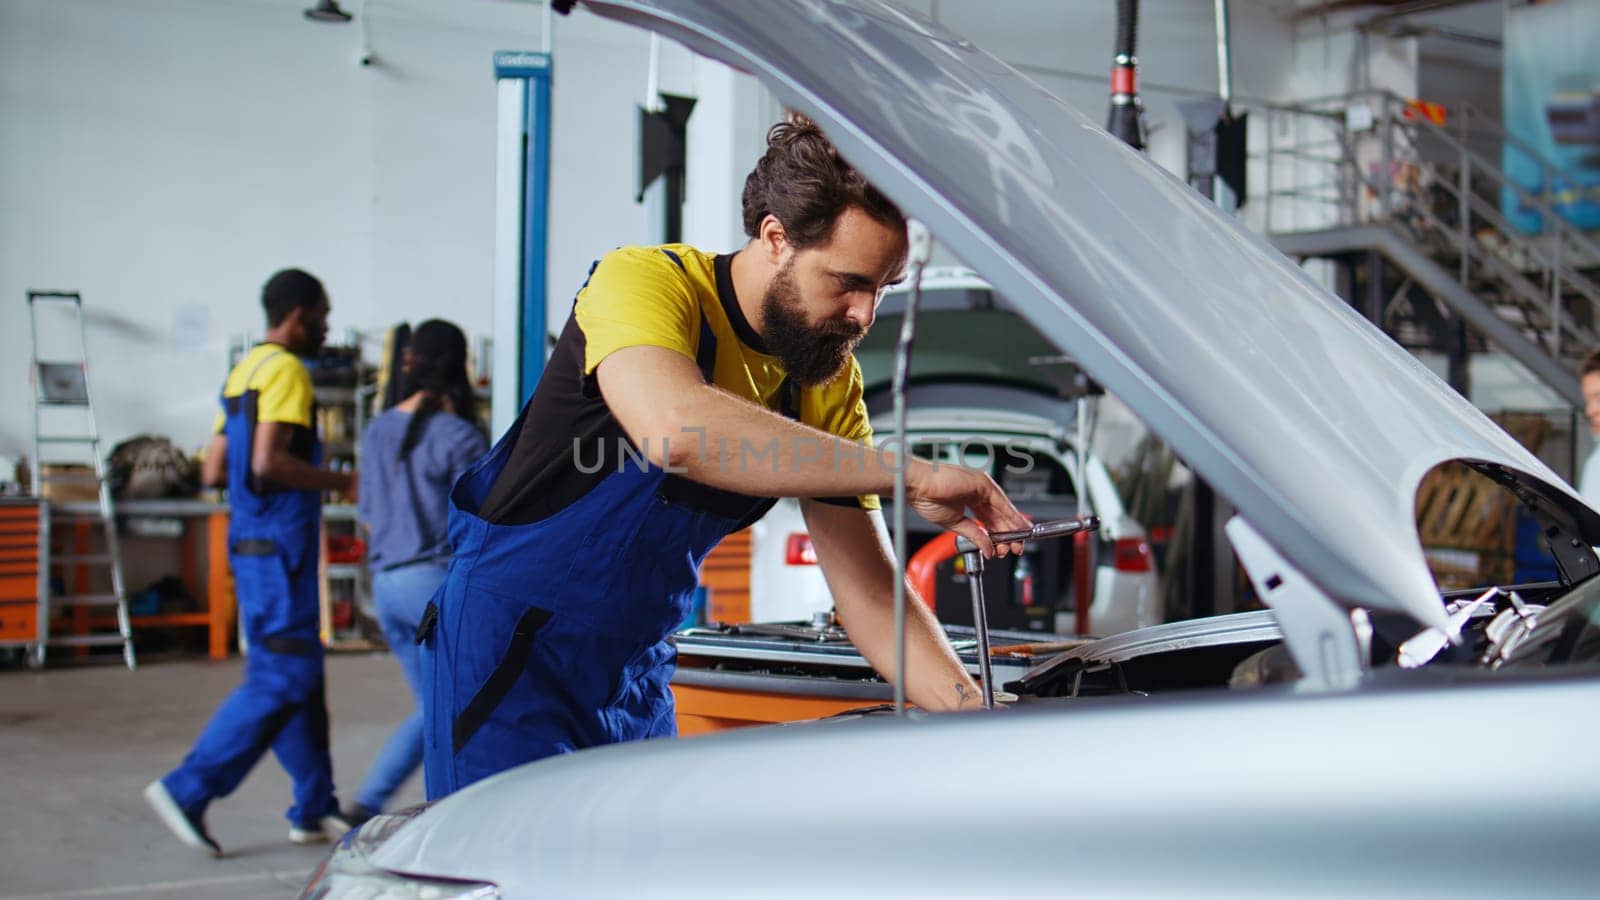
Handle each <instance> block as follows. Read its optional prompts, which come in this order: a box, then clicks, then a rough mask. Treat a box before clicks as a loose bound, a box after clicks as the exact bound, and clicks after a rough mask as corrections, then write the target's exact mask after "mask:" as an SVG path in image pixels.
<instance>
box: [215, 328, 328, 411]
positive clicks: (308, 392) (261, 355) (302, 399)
mask: <svg viewBox="0 0 1600 900" xmlns="http://www.w3.org/2000/svg"><path fill="white" fill-rule="evenodd" d="M251 391H253V392H255V394H256V421H258V422H282V423H284V424H286V425H296V426H299V427H300V428H303V429H305V430H306V432H308V433H309V432H310V431H311V423H312V416H313V414H314V413H313V407H314V405H315V397H314V393H313V390H312V387H311V373H310V372H307V371H306V367H305V364H304V363H302V362H300V359H299V357H296V356H295V355H294V354H293V353H290V352H289V351H288V350H285V349H284V348H282V347H280V346H278V345H277V344H259V345H257V346H256V347H254V348H252V349H251V350H250V352H249V353H246V354H245V356H244V358H243V359H241V360H239V363H238V365H236V366H234V367H233V371H232V372H229V373H228V380H227V382H226V383H225V384H224V385H223V387H222V396H224V397H242V396H244V394H246V393H247V392H251ZM223 421H224V419H223V416H222V415H221V414H220V413H219V414H218V415H217V422H216V431H217V432H218V433H220V432H221V431H222V426H223Z"/></svg>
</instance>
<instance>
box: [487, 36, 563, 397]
mask: <svg viewBox="0 0 1600 900" xmlns="http://www.w3.org/2000/svg"><path fill="white" fill-rule="evenodd" d="M494 70H495V78H496V79H498V80H499V81H500V83H501V84H502V85H504V84H505V83H506V82H507V81H508V80H511V81H514V82H520V83H521V86H522V88H523V90H522V91H521V93H522V95H523V103H522V105H521V110H520V112H521V115H522V123H521V126H522V127H521V129H520V131H521V137H522V141H521V144H522V147H521V169H522V171H521V175H522V177H521V179H519V181H520V191H519V193H518V195H517V196H516V198H515V202H517V203H519V204H520V206H521V212H520V215H519V216H518V217H517V221H518V224H519V225H520V230H521V240H520V241H519V242H518V245H517V246H518V249H519V251H520V253H519V255H520V256H521V260H520V264H519V265H518V266H517V275H518V281H519V282H520V289H519V290H518V291H517V297H518V301H517V307H518V308H517V326H516V332H515V339H516V341H517V344H518V349H519V353H518V356H519V360H518V363H517V366H516V373H515V379H516V384H515V390H514V396H515V397H516V406H517V408H519V409H520V408H521V406H522V405H523V404H525V403H526V402H527V401H528V398H529V397H530V396H532V395H533V389H534V387H535V386H536V385H538V383H539V376H540V375H542V374H543V373H544V360H545V348H546V345H547V343H548V338H547V334H548V325H547V322H546V318H547V317H546V312H545V309H546V303H547V296H548V291H547V286H546V279H547V276H548V267H547V264H546V256H547V250H548V240H549V217H550V77H551V58H550V54H548V53H534V52H522V51H502V52H499V53H496V54H495V56H494ZM500 202H502V203H505V202H512V198H511V197H508V196H506V195H505V194H502V195H501V197H500ZM499 302H503V301H499ZM510 337H511V336H510V335H505V334H498V335H496V338H497V339H498V340H502V341H503V340H507V339H509V338H510ZM507 374H509V373H507Z"/></svg>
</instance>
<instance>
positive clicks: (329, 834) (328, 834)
mask: <svg viewBox="0 0 1600 900" xmlns="http://www.w3.org/2000/svg"><path fill="white" fill-rule="evenodd" d="M349 830H350V823H349V822H346V821H345V820H344V819H343V818H341V817H339V816H337V815H332V814H329V815H326V816H323V817H322V818H321V819H319V820H317V827H316V828H301V827H300V826H298V825H294V826H290V828H289V843H291V844H325V843H327V842H329V841H337V840H338V839H339V838H342V837H344V833H345V832H346V831H349Z"/></svg>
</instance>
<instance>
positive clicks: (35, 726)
mask: <svg viewBox="0 0 1600 900" xmlns="http://www.w3.org/2000/svg"><path fill="white" fill-rule="evenodd" d="M240 667H241V663H240V662H239V661H238V660H236V659H235V660H229V661H227V662H219V663H213V662H168V663H147V664H145V665H142V666H141V667H140V668H139V670H138V671H137V672H129V671H127V670H126V669H124V668H122V667H121V666H114V665H105V666H98V665H97V666H92V667H87V666H86V667H72V668H63V669H50V670H46V671H45V672H42V673H34V672H27V671H3V672H0V804H3V808H4V813H3V814H0V898H19V897H61V898H78V897H84V898H88V897H134V898H158V897H161V898H166V897H174V898H199V897H205V898H230V900H231V898H257V897H274V898H277V897H294V896H295V895H296V894H297V893H298V891H299V889H300V888H301V887H302V886H304V884H305V881H306V878H307V877H308V876H309V875H310V873H311V871H312V870H313V869H315V868H316V867H317V865H318V864H319V863H321V861H322V858H323V856H324V855H325V854H326V852H327V846H326V845H323V846H321V847H298V846H295V845H293V844H290V843H289V841H288V831H289V825H288V822H287V821H286V820H285V819H284V815H283V814H284V810H285V809H287V808H288V805H289V802H290V800H289V779H288V776H286V775H285V774H284V772H283V770H282V769H281V768H279V766H278V764H277V761H276V760H275V759H273V758H272V756H271V755H270V754H268V755H267V756H266V757H264V758H263V759H262V761H261V763H260V764H259V765H257V766H256V769H255V771H254V772H252V773H251V774H250V777H249V778H247V779H246V780H245V782H244V784H243V785H241V786H240V788H239V790H237V791H235V792H234V794H233V795H232V796H230V797H226V798H223V799H221V800H218V801H216V802H215V803H213V804H212V805H211V809H210V811H209V812H208V813H207V815H206V824H207V826H208V827H209V828H210V831H211V834H212V836H213V837H215V838H216V839H217V841H218V842H219V843H221V844H222V847H223V851H224V854H225V855H224V856H223V858H221V859H211V858H209V857H207V856H205V855H203V854H201V853H200V852H198V851H196V850H192V849H190V848H189V847H186V846H184V845H182V844H180V843H178V841H177V840H176V839H175V838H173V837H172V836H171V834H170V833H169V832H168V831H167V830H166V828H165V827H164V826H162V825H161V823H160V822H159V821H157V820H156V818H155V816H154V815H153V814H152V813H151V812H150V811H149V809H148V808H147V807H146V806H145V803H144V800H143V798H142V797H141V796H140V791H141V790H142V789H143V788H144V786H145V785H146V784H148V783H149V782H150V781H151V780H153V779H155V778H158V777H160V776H161V775H163V774H165V773H166V772H167V771H168V770H170V769H171V768H172V767H173V766H175V765H177V763H178V762H179V761H180V760H181V759H182V758H183V755H184V754H185V753H186V752H187V751H188V748H189V744H190V742H191V741H193V739H194V737H195V736H196V735H197V734H199V732H200V729H201V727H202V726H203V725H204V724H205V722H206V720H207V719H209V718H210V716H211V713H212V711H213V710H214V709H216V707H217V705H218V703H220V702H221V701H222V698H223V697H224V696H225V695H226V694H227V693H228V691H230V690H232V689H233V687H234V686H235V685H236V684H238V682H239V680H240V677H241V676H240ZM410 704H411V698H410V695H409V693H408V692H407V690H406V687H405V683H404V681H403V679H402V677H401V674H400V669H399V667H398V666H397V665H396V664H395V663H394V661H393V660H392V659H390V658H389V657H388V656H387V655H386V654H369V655H358V656H353V655H339V656H332V657H330V658H329V659H328V706H329V714H330V716H331V718H332V721H333V763H334V776H335V778H336V779H337V784H338V786H339V790H340V801H341V802H345V803H348V802H349V800H350V797H351V795H352V794H354V792H355V788H356V786H357V784H358V783H359V781H360V779H361V777H362V776H363V775H364V774H365V773H366V768H367V765H368V764H369V763H370V762H371V761H372V759H373V757H374V756H375V755H376V754H377V752H378V749H379V747H381V746H382V744H383V742H384V740H385V739H386V738H387V737H388V735H389V731H390V729H391V728H393V726H394V725H395V724H397V723H398V722H399V721H400V720H401V719H403V718H404V717H405V716H406V714H407V713H408V712H409V710H410ZM421 781H422V778H421V775H420V773H419V774H418V775H417V777H415V778H413V779H412V780H411V782H409V783H408V784H407V785H406V786H405V788H404V789H403V790H402V791H401V793H400V795H399V796H397V797H396V798H395V801H394V803H395V805H397V806H406V805H410V804H412V803H417V802H420V801H421V800H422V784H421Z"/></svg>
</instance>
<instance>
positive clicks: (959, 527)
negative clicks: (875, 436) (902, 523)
mask: <svg viewBox="0 0 1600 900" xmlns="http://www.w3.org/2000/svg"><path fill="white" fill-rule="evenodd" d="M906 492H907V493H909V494H910V495H911V508H912V509H913V510H916V513H917V515H919V516H921V517H923V518H924V519H927V520H928V521H929V522H932V523H933V524H935V525H938V526H939V527H941V528H946V529H949V530H950V531H954V532H955V533H957V534H959V535H961V536H962V537H964V538H966V539H967V540H969V541H971V542H973V543H974V544H977V545H978V548H979V549H980V550H982V551H983V555H984V556H985V557H986V558H987V557H993V556H994V555H995V554H997V553H998V554H999V555H1000V556H1005V555H1007V554H1008V553H1009V554H1011V555H1014V556H1015V555H1021V553H1022V544H1021V542H1017V543H1011V544H1001V545H999V546H998V547H997V546H995V543H994V542H993V541H991V540H989V532H990V531H1021V530H1023V529H1026V528H1030V527H1032V525H1033V523H1032V522H1030V521H1029V520H1028V517H1027V516H1025V515H1023V514H1022V513H1021V512H1018V511H1017V508H1016V507H1015V506H1013V505H1012V503H1011V501H1010V500H1009V499H1007V497H1006V495H1005V492H1004V491H1002V490H1000V486H999V485H997V484H995V483H994V479H993V478H990V477H989V476H988V475H986V474H984V473H982V472H976V471H973V470H972V469H966V468H962V467H961V466H956V465H949V464H944V465H935V464H933V463H931V462H928V461H927V460H915V461H913V462H912V465H911V467H910V468H909V469H907V470H906ZM969 509H970V510H972V513H973V515H972V516H970V517H969V516H968V515H967V510H969Z"/></svg>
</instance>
